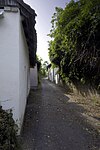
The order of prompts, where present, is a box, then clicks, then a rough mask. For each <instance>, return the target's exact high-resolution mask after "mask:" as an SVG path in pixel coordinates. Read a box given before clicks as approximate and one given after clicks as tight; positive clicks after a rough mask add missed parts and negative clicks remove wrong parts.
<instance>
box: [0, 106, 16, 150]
mask: <svg viewBox="0 0 100 150" xmlns="http://www.w3.org/2000/svg"><path fill="white" fill-rule="evenodd" d="M16 129H17V128H16V124H15V122H14V120H13V118H12V112H11V111H10V113H7V112H6V111H4V110H3V109H2V107H1V106H0V150H17V138H16V135H17V130H16Z"/></svg>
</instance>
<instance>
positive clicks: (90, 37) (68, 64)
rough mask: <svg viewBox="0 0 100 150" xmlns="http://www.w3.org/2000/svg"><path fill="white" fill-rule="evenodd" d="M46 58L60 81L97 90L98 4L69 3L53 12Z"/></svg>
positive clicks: (99, 74) (99, 67)
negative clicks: (89, 86) (75, 82)
mask: <svg viewBox="0 0 100 150" xmlns="http://www.w3.org/2000/svg"><path fill="white" fill-rule="evenodd" d="M51 23H52V29H51V31H50V34H49V36H50V37H51V38H52V39H51V41H49V57H50V60H51V62H52V63H54V64H55V65H56V66H58V67H59V71H60V76H61V78H62V79H66V77H67V79H68V80H71V81H79V82H81V83H83V84H85V83H89V84H91V85H92V86H96V88H99V86H100V0H78V1H74V0H71V1H70V2H69V3H68V4H66V7H65V9H62V8H56V12H55V13H54V15H53V16H52V21H51Z"/></svg>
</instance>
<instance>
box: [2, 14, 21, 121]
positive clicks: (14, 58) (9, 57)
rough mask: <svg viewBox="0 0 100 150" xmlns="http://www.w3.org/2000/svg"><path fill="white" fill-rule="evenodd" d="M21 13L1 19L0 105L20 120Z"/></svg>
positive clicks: (5, 15) (6, 15)
mask: <svg viewBox="0 0 100 150" xmlns="http://www.w3.org/2000/svg"><path fill="white" fill-rule="evenodd" d="M18 20H19V12H17V13H14V12H5V13H4V18H0V104H1V105H2V106H3V108H4V109H6V110H8V109H12V110H13V117H14V119H15V120H16V121H17V119H18V118H19V51H18V49H19V44H18V37H19V23H18Z"/></svg>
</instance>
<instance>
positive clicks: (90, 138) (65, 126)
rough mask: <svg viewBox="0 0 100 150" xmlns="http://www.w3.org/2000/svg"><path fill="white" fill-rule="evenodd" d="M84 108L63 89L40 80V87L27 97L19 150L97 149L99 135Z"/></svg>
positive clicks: (99, 148) (99, 147) (98, 147)
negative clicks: (20, 148)
mask: <svg viewBox="0 0 100 150" xmlns="http://www.w3.org/2000/svg"><path fill="white" fill-rule="evenodd" d="M84 106H85V105H84ZM84 106H83V104H82V102H79V101H78V97H75V95H73V94H72V93H71V94H69V93H68V92H67V91H66V89H63V88H61V87H58V86H57V85H55V84H53V83H51V82H49V81H48V80H46V79H43V81H42V84H41V87H40V88H39V89H37V90H31V92H30V95H29V98H28V102H27V106H26V114H25V119H24V124H23V130H22V134H21V145H22V149H23V150H100V143H99V141H100V135H99V132H98V130H97V129H96V128H95V126H94V125H93V124H92V123H93V122H92V121H91V119H88V117H87V116H88V113H87V110H88V108H87V106H85V107H84ZM95 114H96V113H95ZM91 117H92V116H91ZM95 119H96V118H95Z"/></svg>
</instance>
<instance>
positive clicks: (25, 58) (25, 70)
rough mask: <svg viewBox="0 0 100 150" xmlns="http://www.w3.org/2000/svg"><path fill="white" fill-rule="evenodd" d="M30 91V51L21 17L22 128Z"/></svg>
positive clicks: (20, 96)
mask: <svg viewBox="0 0 100 150" xmlns="http://www.w3.org/2000/svg"><path fill="white" fill-rule="evenodd" d="M29 90H30V65H29V51H28V46H27V43H26V39H25V35H24V31H23V27H22V23H21V17H20V20H19V118H20V126H22V123H23V118H24V113H25V107H26V102H27V96H28V94H29Z"/></svg>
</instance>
